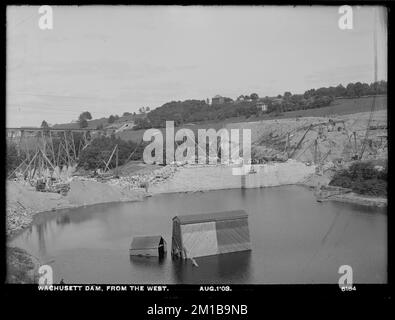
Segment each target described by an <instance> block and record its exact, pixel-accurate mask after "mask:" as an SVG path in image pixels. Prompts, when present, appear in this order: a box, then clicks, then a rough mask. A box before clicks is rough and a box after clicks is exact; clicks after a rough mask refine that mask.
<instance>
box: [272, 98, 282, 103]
mask: <svg viewBox="0 0 395 320" xmlns="http://www.w3.org/2000/svg"><path fill="white" fill-rule="evenodd" d="M271 100H272V103H273V104H281V103H282V102H283V99H282V98H272V99H271Z"/></svg>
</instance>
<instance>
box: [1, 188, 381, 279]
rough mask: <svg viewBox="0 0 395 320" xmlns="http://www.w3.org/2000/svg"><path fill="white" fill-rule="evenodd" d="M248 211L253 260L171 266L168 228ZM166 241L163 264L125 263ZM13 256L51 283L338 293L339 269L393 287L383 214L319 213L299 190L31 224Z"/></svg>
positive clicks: (106, 209) (180, 199) (125, 207)
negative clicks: (290, 287) (20, 253)
mask: <svg viewBox="0 0 395 320" xmlns="http://www.w3.org/2000/svg"><path fill="white" fill-rule="evenodd" d="M238 209H242V210H245V211H246V212H247V213H248V215H249V218H248V220H249V229H250V238H251V247H252V250H251V251H245V252H237V253H230V254H223V255H218V256H210V257H201V258H196V262H197V263H198V265H199V267H196V266H193V264H192V263H191V261H190V260H188V261H181V260H172V258H171V255H170V248H171V234H172V218H173V217H174V216H177V215H184V214H196V213H206V212H207V213H208V212H218V211H228V210H238ZM144 235H162V236H163V237H164V238H165V240H166V242H167V244H168V251H169V252H168V253H167V256H166V257H165V258H164V259H162V260H159V259H158V258H142V257H141V258H140V257H133V258H131V257H130V256H129V248H130V244H131V241H132V238H133V237H134V236H144ZM8 245H9V246H17V247H20V248H23V249H25V250H27V251H28V252H29V253H31V254H33V255H34V256H36V257H38V258H39V259H40V260H41V262H42V263H44V264H49V265H51V266H52V268H53V276H54V283H59V281H60V280H61V279H62V278H63V279H64V282H65V283H66V284H72V283H84V284H85V283H124V284H140V283H150V284H154V283H158V284H162V283H169V284H179V283H181V284H183V283H223V284H304V283H308V284H312V283H333V284H337V282H338V279H339V277H340V275H339V274H338V270H339V267H340V266H341V265H349V266H351V267H352V269H353V279H354V283H355V284H358V283H386V281H387V213H386V208H374V207H365V206H360V205H355V204H346V203H338V202H323V203H319V202H317V201H316V200H315V197H314V195H313V193H312V192H311V191H310V190H309V189H307V188H305V187H301V186H281V187H272V188H261V189H245V190H240V189H231V190H217V191H210V192H195V193H174V194H161V195H155V196H154V197H150V198H147V199H145V200H144V201H142V202H129V203H125V202H123V203H111V204H101V205H95V206H89V207H83V208H77V209H70V210H63V211H59V212H58V213H54V212H47V213H41V214H38V215H36V216H35V218H34V221H33V224H32V226H31V227H29V228H27V229H26V230H25V231H23V232H22V233H20V234H19V235H17V236H16V237H14V238H13V239H12V240H11V241H10V243H9V244H8Z"/></svg>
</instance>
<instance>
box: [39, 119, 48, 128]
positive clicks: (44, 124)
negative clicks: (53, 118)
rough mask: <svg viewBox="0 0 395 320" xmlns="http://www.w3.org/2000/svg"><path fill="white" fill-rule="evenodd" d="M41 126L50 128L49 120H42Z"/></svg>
mask: <svg viewBox="0 0 395 320" xmlns="http://www.w3.org/2000/svg"><path fill="white" fill-rule="evenodd" d="M41 128H43V129H48V128H49V125H48V122H47V121H45V120H43V122H41Z"/></svg>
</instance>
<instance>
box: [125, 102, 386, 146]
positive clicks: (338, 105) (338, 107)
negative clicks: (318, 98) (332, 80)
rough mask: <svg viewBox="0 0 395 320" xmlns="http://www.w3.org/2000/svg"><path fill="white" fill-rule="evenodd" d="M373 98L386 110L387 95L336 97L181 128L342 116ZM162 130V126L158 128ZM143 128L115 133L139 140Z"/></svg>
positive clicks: (362, 107) (366, 106)
mask: <svg viewBox="0 0 395 320" xmlns="http://www.w3.org/2000/svg"><path fill="white" fill-rule="evenodd" d="M373 99H376V102H375V103H376V108H375V110H377V111H379V110H386V109H387V96H384V95H382V96H377V97H363V98H351V99H344V98H342V99H336V100H335V101H334V102H333V103H332V104H331V105H330V106H328V107H322V108H316V109H309V110H297V111H288V112H283V113H281V114H280V115H278V116H275V115H273V114H267V115H265V116H261V117H250V118H246V117H235V118H230V119H226V120H222V121H203V122H198V123H196V124H185V125H183V126H182V128H189V129H191V130H193V131H194V132H196V130H198V129H208V128H213V129H215V130H218V129H220V128H223V127H226V126H227V124H232V123H243V122H244V123H245V122H256V121H260V120H274V119H289V118H297V117H330V116H332V117H335V116H343V115H349V114H355V113H361V112H369V111H370V110H371V107H372V103H373ZM159 130H161V131H162V132H164V128H161V129H159ZM144 131H145V130H144V129H141V130H125V131H123V132H120V133H119V134H117V136H119V137H120V138H121V139H124V140H132V141H134V142H140V141H141V139H142V137H143V134H144Z"/></svg>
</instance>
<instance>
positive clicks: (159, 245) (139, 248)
mask: <svg viewBox="0 0 395 320" xmlns="http://www.w3.org/2000/svg"><path fill="white" fill-rule="evenodd" d="M166 251H167V250H166V241H165V239H163V237H162V236H141V237H134V238H133V241H132V244H131V246H130V255H132V256H150V257H162V256H163V255H164V254H165V253H166Z"/></svg>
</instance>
